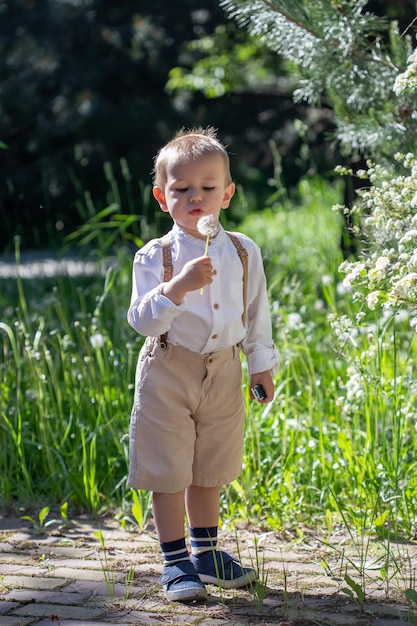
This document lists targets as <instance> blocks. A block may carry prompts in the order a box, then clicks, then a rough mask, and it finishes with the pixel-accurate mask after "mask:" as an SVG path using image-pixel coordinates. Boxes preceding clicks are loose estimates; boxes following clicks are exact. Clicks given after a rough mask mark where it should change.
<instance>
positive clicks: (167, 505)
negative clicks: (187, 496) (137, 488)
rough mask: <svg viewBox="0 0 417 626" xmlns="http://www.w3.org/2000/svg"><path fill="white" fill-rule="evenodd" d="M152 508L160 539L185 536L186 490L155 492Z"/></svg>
mask: <svg viewBox="0 0 417 626" xmlns="http://www.w3.org/2000/svg"><path fill="white" fill-rule="evenodd" d="M152 510H153V521H154V523H155V528H156V532H157V534H158V539H159V541H164V542H165V541H175V540H176V539H179V538H180V537H184V536H185V531H184V515H185V508H184V491H179V492H178V493H153V497H152Z"/></svg>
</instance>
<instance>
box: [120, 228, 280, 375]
mask: <svg viewBox="0 0 417 626" xmlns="http://www.w3.org/2000/svg"><path fill="white" fill-rule="evenodd" d="M235 234H236V236H237V237H239V239H240V241H241V242H242V244H243V246H244V248H245V249H246V251H247V253H248V268H249V269H248V279H247V310H246V323H245V327H244V326H243V322H242V313H243V266H242V262H241V260H240V258H239V255H238V253H237V250H236V248H235V246H234V244H233V243H232V241H231V240H230V238H229V237H228V235H227V234H226V232H225V231H224V229H223V228H222V227H220V229H219V232H218V234H217V235H216V236H215V237H212V238H211V240H210V246H209V250H208V255H209V257H210V258H211V262H212V265H213V268H214V270H215V272H216V273H215V274H214V276H213V283H212V284H211V285H206V286H205V287H204V290H203V293H202V294H201V293H200V289H197V290H195V291H189V292H188V293H187V296H186V297H185V298H184V300H183V301H182V302H181V304H180V305H175V304H174V303H173V302H172V301H171V300H170V299H169V298H167V297H166V296H164V295H163V294H162V293H161V292H162V287H163V286H164V284H165V283H164V282H163V281H164V267H163V257H162V244H161V240H160V239H153V240H152V241H149V242H148V243H147V244H146V245H145V246H144V247H143V248H141V249H140V250H139V251H138V252H137V253H136V255H135V259H134V263H133V280H132V297H131V301H130V306H129V310H128V314H127V318H128V322H129V324H130V325H131V326H132V327H133V328H134V329H135V330H136V331H137V332H138V333H139V334H141V335H144V336H151V337H156V336H159V335H163V334H164V333H166V332H168V341H169V342H170V343H172V344H175V345H180V346H183V347H185V348H188V349H189V350H192V351H193V352H198V353H199V354H208V353H210V352H216V351H218V350H223V349H224V348H228V347H230V346H233V345H236V344H238V343H241V346H242V350H243V352H244V354H245V355H246V357H247V360H248V369H249V374H256V373H258V372H264V371H267V370H272V372H274V371H275V370H276V368H277V365H278V354H277V351H276V349H275V347H274V345H273V342H272V329H271V316H270V308H269V301H268V295H267V291H266V279H265V273H264V268H263V262H262V256H261V252H260V249H259V247H258V246H257V245H256V244H255V243H254V242H253V241H252V240H251V239H250V238H249V237H247V236H246V235H243V234H242V233H235ZM170 237H171V253H172V264H173V275H174V276H175V275H177V274H179V272H180V271H181V269H182V268H183V266H184V265H185V263H187V261H190V260H191V259H193V258H196V257H200V256H202V255H203V254H204V247H205V240H203V239H198V238H197V237H193V236H192V235H190V234H188V233H186V232H185V231H183V230H181V229H180V228H179V227H178V226H177V225H176V224H175V225H174V227H173V228H172V230H171V232H170Z"/></svg>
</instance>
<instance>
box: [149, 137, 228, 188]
mask: <svg viewBox="0 0 417 626" xmlns="http://www.w3.org/2000/svg"><path fill="white" fill-rule="evenodd" d="M207 154H220V156H221V157H222V158H223V161H224V167H225V177H226V185H229V184H230V183H231V182H232V175H231V173H230V161H229V155H228V153H227V150H226V147H225V146H224V145H223V144H222V143H221V142H220V141H219V140H218V138H217V131H216V129H215V128H213V127H212V126H208V127H207V128H201V127H199V128H193V129H191V130H185V129H182V130H180V131H179V132H178V133H177V134H176V135H175V136H174V138H173V139H171V141H169V142H168V143H167V144H166V145H165V146H163V147H162V148H161V149H160V150H159V152H158V154H157V155H156V157H155V162H154V169H153V175H154V178H153V182H154V185H155V186H156V187H159V188H160V189H163V188H164V187H165V184H166V180H167V166H168V163H181V164H184V163H189V162H190V161H195V160H196V159H198V158H199V157H201V156H205V155H207Z"/></svg>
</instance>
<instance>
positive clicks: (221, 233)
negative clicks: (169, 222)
mask: <svg viewBox="0 0 417 626" xmlns="http://www.w3.org/2000/svg"><path fill="white" fill-rule="evenodd" d="M172 234H173V235H174V237H175V238H176V239H178V240H179V241H184V242H187V243H190V244H191V245H194V246H195V247H196V248H201V249H202V250H203V251H204V247H205V245H206V240H205V239H199V238H198V237H194V236H193V235H190V233H187V232H186V231H185V230H182V228H180V227H179V226H178V224H174V225H173V227H172ZM225 237H226V232H225V230H224V228H223V226H222V225H221V224H220V223H219V230H218V232H217V235H216V236H215V237H211V238H210V246H215V247H216V248H217V247H218V246H219V245H221V244H222V243H223V242H224V239H225Z"/></svg>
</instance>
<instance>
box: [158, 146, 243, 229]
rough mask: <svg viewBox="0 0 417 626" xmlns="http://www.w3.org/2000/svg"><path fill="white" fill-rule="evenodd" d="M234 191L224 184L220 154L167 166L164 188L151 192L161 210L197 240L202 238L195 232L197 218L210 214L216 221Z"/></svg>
mask: <svg viewBox="0 0 417 626" xmlns="http://www.w3.org/2000/svg"><path fill="white" fill-rule="evenodd" d="M234 192H235V185H234V183H230V184H227V183H226V172H225V165H224V161H223V158H222V157H221V155H220V154H207V155H204V156H201V157H199V158H198V159H196V160H195V161H190V162H189V163H185V164H184V163H182V164H180V163H174V164H168V167H167V181H166V185H165V189H160V188H159V187H154V189H153V195H154V197H155V198H156V200H157V201H158V203H159V206H160V207H161V209H162V211H166V212H168V213H169V214H170V215H171V217H172V219H173V220H174V222H175V223H176V224H177V225H178V226H179V227H180V228H182V230H185V231H186V232H187V233H190V234H191V235H193V236H194V237H198V238H199V239H204V238H205V237H204V236H203V235H201V234H200V233H199V232H198V229H197V222H198V220H199V219H200V217H203V216H204V215H213V216H214V217H215V219H216V220H217V219H218V217H219V214H220V211H221V209H227V207H228V206H229V203H230V200H231V198H232V196H233V194H234Z"/></svg>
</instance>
